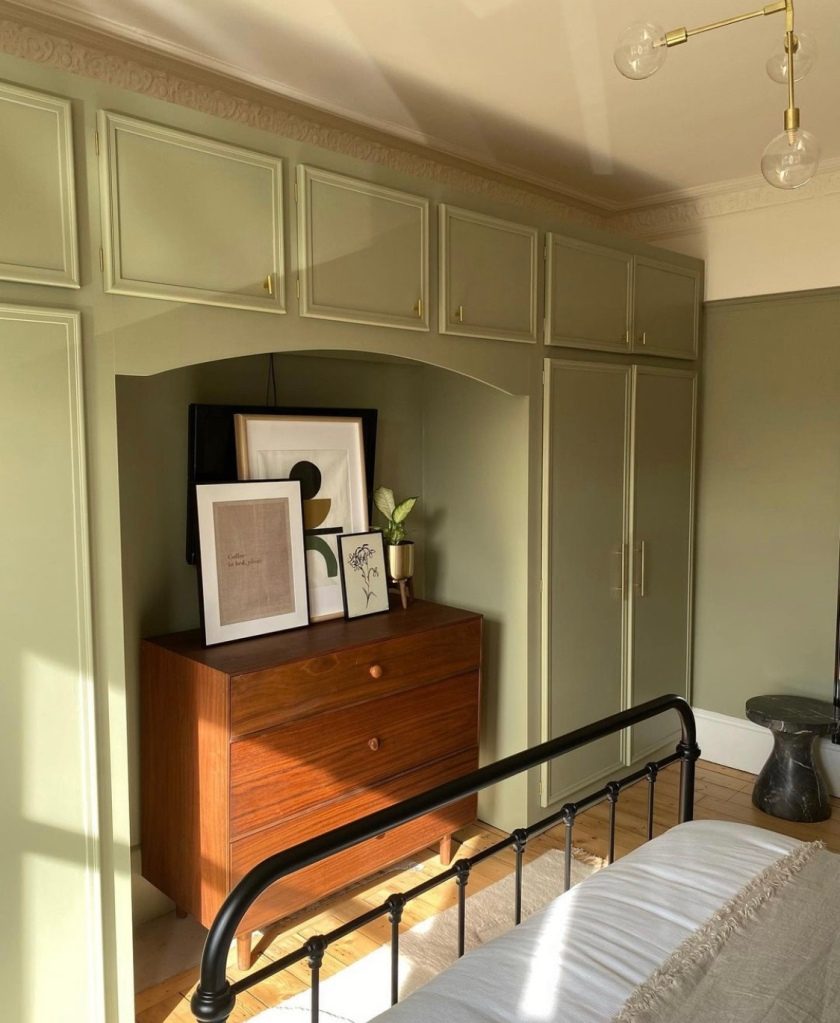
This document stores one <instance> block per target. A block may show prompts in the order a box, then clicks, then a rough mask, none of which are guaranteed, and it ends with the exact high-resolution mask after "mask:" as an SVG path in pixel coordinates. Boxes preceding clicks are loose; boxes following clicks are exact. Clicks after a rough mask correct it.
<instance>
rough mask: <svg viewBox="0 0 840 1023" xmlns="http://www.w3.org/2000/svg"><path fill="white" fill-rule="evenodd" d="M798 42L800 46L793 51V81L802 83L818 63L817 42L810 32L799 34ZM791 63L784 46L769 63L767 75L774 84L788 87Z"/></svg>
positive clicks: (797, 36) (797, 34)
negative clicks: (789, 65)
mask: <svg viewBox="0 0 840 1023" xmlns="http://www.w3.org/2000/svg"><path fill="white" fill-rule="evenodd" d="M796 41H797V43H798V45H797V47H796V49H795V50H794V51H793V80H794V81H795V82H800V81H802V79H803V78H804V77H805V75H807V74H808V73H809V72H810V71H811V70H812V69H813V67H814V65H815V64H816V62H817V41H816V39H814V37H813V36H812V35H810V34H809V33H808V32H797V33H796ZM789 63H790V61H789V60H788V53H787V50H786V49H785V48H784V46H782V49H781V50H780V51H779V52H778V53H774V54H773V56H772V57H770V59H769V60H768V61H767V74H768V75H770V77H771V78H772V79H773V81H774V82H778V83H779V84H780V85H787V80H788V64H789Z"/></svg>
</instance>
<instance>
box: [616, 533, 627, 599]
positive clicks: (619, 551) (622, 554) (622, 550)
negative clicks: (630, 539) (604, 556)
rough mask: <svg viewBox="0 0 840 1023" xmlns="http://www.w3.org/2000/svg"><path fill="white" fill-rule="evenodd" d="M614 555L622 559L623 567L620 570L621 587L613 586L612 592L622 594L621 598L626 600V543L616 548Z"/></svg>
mask: <svg viewBox="0 0 840 1023" xmlns="http://www.w3.org/2000/svg"><path fill="white" fill-rule="evenodd" d="M613 555H614V556H615V557H617V558H620V559H621V560H620V565H621V567H620V569H619V573H620V582H619V585H618V586H613V587H612V591H613V593H619V594H621V598H622V599H624V591H625V586H626V585H627V544H625V543H622V544H619V546H618V547H617V548H615V550H613Z"/></svg>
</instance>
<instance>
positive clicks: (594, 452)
mask: <svg viewBox="0 0 840 1023" xmlns="http://www.w3.org/2000/svg"><path fill="white" fill-rule="evenodd" d="M629 397H630V370H629V369H628V368H626V367H623V366H611V365H607V364H586V363H583V364H581V363H563V362H556V363H552V362H551V361H550V360H547V368H546V402H545V417H546V420H545V430H546V436H545V480H544V487H545V502H546V503H545V534H546V535H545V550H546V558H547V563H546V565H545V566H544V569H543V580H544V583H543V613H544V637H545V652H544V656H545V661H544V667H545V671H544V686H545V702H544V707H545V711H544V713H545V720H544V732H545V733H546V735H545V737H546V738H553V737H556V736H558V735H562V734H563V733H565V732H568V731H571V730H572V729H574V728H578V727H580V726H581V725H586V724H589V723H590V722H592V721H597V720H598V719H599V718H602V717H606V716H607V715H608V714H613V713H615V712H616V711H619V710H620V709H621V706H622V692H623V682H624V670H623V665H624V663H625V658H624V650H623V642H622V637H623V635H624V634H625V628H624V620H625V617H624V616H625V608H626V600H625V599H624V594H625V587H624V585H623V584H624V576H625V568H626V566H625V565H624V558H623V552H624V544H625V540H626V537H625V525H624V523H625V514H624V512H625V499H626V490H627V487H626V477H627V471H626V450H627V445H626V438H627V431H628V421H629ZM620 764H621V741H620V736H619V735H614V736H609V737H607V738H605V739H601V740H600V741H599V742H597V743H594V744H592V745H589V746H586V747H585V748H583V749H581V750H576V751H575V752H574V753H570V754H568V755H566V756H564V757H560V758H559V759H558V760H556V761H554V763H553V764H551V765H550V766H548V767H547V768H546V769H545V777H544V778H543V785H542V792H543V803H544V805H547V804H548V803H550V802H554V801H556V800H558V799H561V798H563V796H564V795H565V794H567V793H569V792H570V791H572V790H573V789H576V788H580V787H581V786H583V785H585V784H586V783H587V782H589V781H591V780H594V779H595V778H599V777H601V776H602V775H603V774H604V773H605V772H607V771H611V770H614V769H615V768H617V767H618V766H619V765H620Z"/></svg>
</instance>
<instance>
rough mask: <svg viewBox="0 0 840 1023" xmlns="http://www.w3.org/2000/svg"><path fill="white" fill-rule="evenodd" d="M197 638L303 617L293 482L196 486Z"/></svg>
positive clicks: (282, 625)
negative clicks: (199, 625)
mask: <svg viewBox="0 0 840 1023" xmlns="http://www.w3.org/2000/svg"><path fill="white" fill-rule="evenodd" d="M196 503H197V508H198V532H199V555H200V567H201V572H200V577H199V578H200V582H201V606H202V623H203V627H204V642H205V644H207V645H208V646H210V645H212V644H214V643H224V642H226V641H228V640H233V639H243V638H244V637H246V636H258V635H261V634H262V633H266V632H278V631H281V630H283V629H293V628H297V627H298V626H301V625H307V624H308V623H309V610H308V593H307V586H306V557H305V554H304V546H303V512H302V508H301V498H300V484H299V483H298V482H297V481H290V480H275V481H272V482H267V483H213V484H200V485H199V486H198V487H196Z"/></svg>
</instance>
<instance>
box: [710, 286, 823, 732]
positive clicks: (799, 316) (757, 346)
mask: <svg viewBox="0 0 840 1023" xmlns="http://www.w3.org/2000/svg"><path fill="white" fill-rule="evenodd" d="M698 498H699V502H698V509H697V521H698V532H697V568H696V580H697V581H696V617H695V658H694V702H695V704H696V705H697V706H698V707H700V708H702V709H704V710H711V711H716V712H718V713H721V714H729V715H734V716H738V717H743V713H744V701H745V700H746V699H747V698H748V697H749V696H753V695H756V694H759V693H768V692H796V693H804V694H807V695H810V696H816V697H820V698H822V699H830V698H831V694H832V686H831V683H832V676H833V665H834V626H835V608H836V602H837V543H838V525H839V524H840V293H838V292H834V293H830V294H822V295H813V296H809V295H807V294H805V295H799V296H793V297H788V298H784V297H779V298H775V299H773V298H768V299H763V300H757V301H746V302H739V303H732V304H729V303H727V304H722V305H712V306H710V307H708V309H707V312H706V342H705V370H704V384H703V400H702V429H701V453H700V476H699V494H698Z"/></svg>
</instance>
